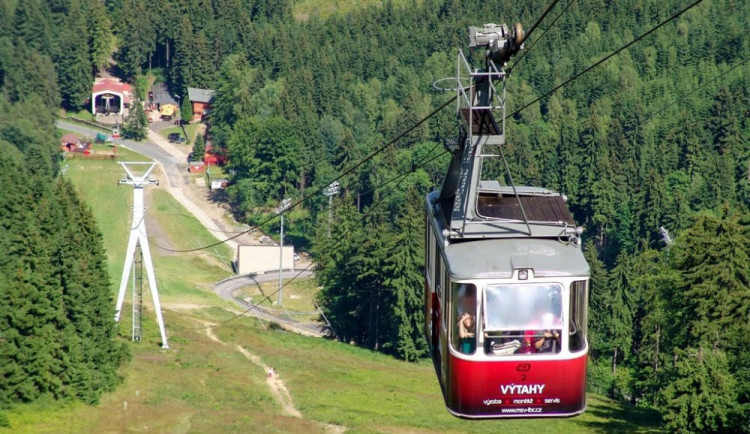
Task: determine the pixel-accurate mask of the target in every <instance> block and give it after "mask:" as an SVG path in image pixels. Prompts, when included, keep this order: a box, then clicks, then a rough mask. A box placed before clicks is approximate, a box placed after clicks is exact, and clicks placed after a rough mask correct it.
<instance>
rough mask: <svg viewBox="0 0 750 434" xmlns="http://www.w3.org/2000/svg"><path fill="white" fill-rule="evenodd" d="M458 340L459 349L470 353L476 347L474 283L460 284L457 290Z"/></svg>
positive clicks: (475, 293) (475, 296) (475, 294)
mask: <svg viewBox="0 0 750 434" xmlns="http://www.w3.org/2000/svg"><path fill="white" fill-rule="evenodd" d="M458 299H459V302H458V312H457V317H458V321H457V327H458V342H459V345H458V346H459V348H458V349H459V351H460V352H462V353H464V354H472V353H474V350H475V349H476V342H477V341H476V322H477V316H476V306H477V291H476V288H475V287H474V285H461V286H460V288H459V290H458Z"/></svg>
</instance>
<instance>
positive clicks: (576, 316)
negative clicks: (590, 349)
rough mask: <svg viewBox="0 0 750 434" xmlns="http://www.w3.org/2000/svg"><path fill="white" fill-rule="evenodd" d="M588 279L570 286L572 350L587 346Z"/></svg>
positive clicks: (570, 345) (569, 327) (575, 350)
mask: <svg viewBox="0 0 750 434" xmlns="http://www.w3.org/2000/svg"><path fill="white" fill-rule="evenodd" d="M587 305H588V281H587V280H579V281H576V282H573V284H572V285H571V287H570V323H569V326H568V334H569V335H570V338H569V340H568V342H569V348H570V352H577V351H581V350H583V349H584V348H586V332H587V317H586V311H587Z"/></svg>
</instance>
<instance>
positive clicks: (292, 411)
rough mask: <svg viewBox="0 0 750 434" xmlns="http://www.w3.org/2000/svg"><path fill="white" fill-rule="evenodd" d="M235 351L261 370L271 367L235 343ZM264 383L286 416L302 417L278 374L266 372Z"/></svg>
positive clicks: (264, 370) (267, 370)
mask: <svg viewBox="0 0 750 434" xmlns="http://www.w3.org/2000/svg"><path fill="white" fill-rule="evenodd" d="M237 351H239V352H241V353H242V354H243V355H244V356H245V357H247V359H248V360H250V361H251V362H253V363H255V364H256V365H258V366H260V367H261V368H263V372H266V373H268V372H269V370H270V369H271V367H270V366H268V365H265V364H263V362H261V360H260V357H258V356H256V355H254V354H252V353H250V351H248V350H247V349H245V348H243V347H241V346H239V345H237ZM266 383H267V384H268V387H270V388H271V393H272V394H273V396H274V397H275V398H276V400H277V401H279V403H280V404H281V410H282V412H283V413H284V414H285V415H287V416H292V417H298V418H300V419H302V413H300V412H299V410H297V409H296V408H295V407H294V403H293V402H292V395H290V394H289V390H288V389H287V388H286V385H285V384H284V382H283V381H281V379H280V378H279V374H277V373H274V374H272V375H268V374H266Z"/></svg>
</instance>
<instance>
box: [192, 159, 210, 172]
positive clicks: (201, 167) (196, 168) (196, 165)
mask: <svg viewBox="0 0 750 434" xmlns="http://www.w3.org/2000/svg"><path fill="white" fill-rule="evenodd" d="M205 170H206V165H205V164H203V162H202V161H191V162H190V163H189V166H188V172H190V173H203V172H205Z"/></svg>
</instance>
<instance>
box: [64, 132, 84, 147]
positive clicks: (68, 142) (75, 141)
mask: <svg viewBox="0 0 750 434" xmlns="http://www.w3.org/2000/svg"><path fill="white" fill-rule="evenodd" d="M80 143H81V138H80V137H78V136H76V135H75V134H73V133H68V134H64V135H63V136H62V137H61V138H60V148H61V149H62V150H63V151H68V152H71V151H72V150H73V148H76V147H78V145H79V144H80Z"/></svg>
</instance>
